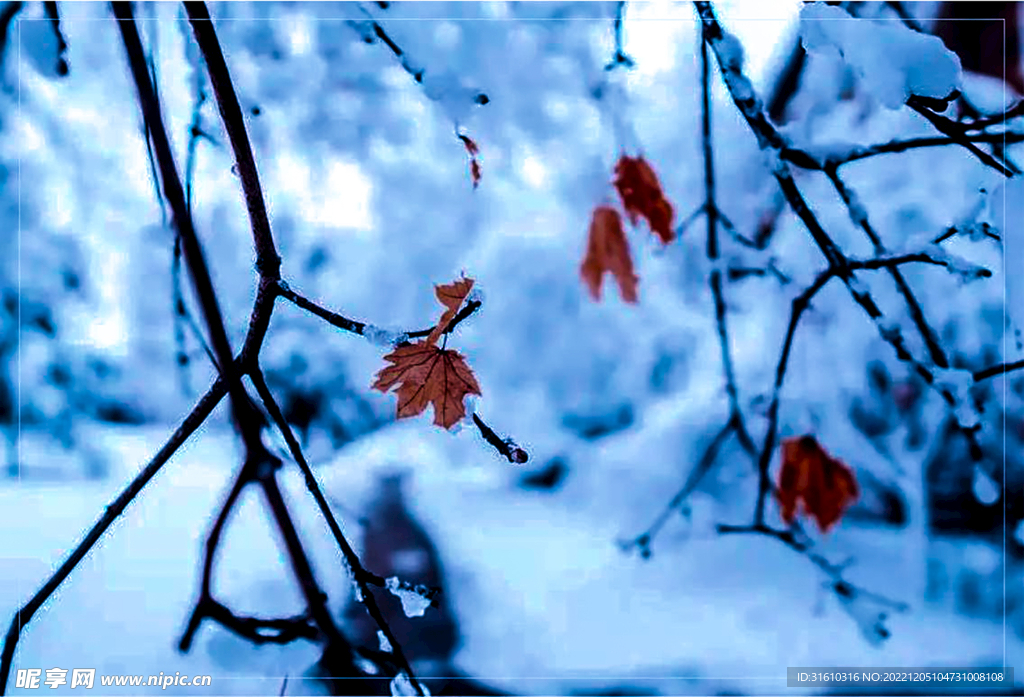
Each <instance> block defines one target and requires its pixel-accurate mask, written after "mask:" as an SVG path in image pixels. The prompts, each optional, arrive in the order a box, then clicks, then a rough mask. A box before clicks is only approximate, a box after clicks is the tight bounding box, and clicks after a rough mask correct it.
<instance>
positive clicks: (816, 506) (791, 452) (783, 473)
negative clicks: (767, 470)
mask: <svg viewBox="0 0 1024 697" xmlns="http://www.w3.org/2000/svg"><path fill="white" fill-rule="evenodd" d="M859 495H860V492H859V489H858V487H857V480H856V478H855V477H854V476H853V471H852V470H851V469H850V468H849V467H847V466H846V465H845V464H843V463H842V462H841V461H840V460H837V459H836V458H834V457H832V456H831V455H829V454H828V453H827V452H825V449H824V448H822V447H821V444H820V443H818V441H817V439H816V438H815V437H814V436H798V437H795V438H786V439H784V440H783V441H782V469H781V470H780V472H779V486H778V491H777V492H776V495H775V497H776V499H777V500H778V502H779V508H780V509H781V514H782V519H783V520H784V521H786V523H787V524H791V523H792V522H793V521H794V520H796V515H797V507H798V506H802V509H803V512H804V514H805V515H808V516H811V517H812V518H814V519H815V521H817V523H818V529H819V530H821V531H822V532H828V531H829V529H830V528H831V527H832V526H833V525H835V524H836V523H837V522H838V521H839V519H840V518H842V517H843V513H844V512H845V511H846V509H847V508H848V507H849V506H850V504H852V503H853V502H854V501H856V500H857V497H858V496H859Z"/></svg>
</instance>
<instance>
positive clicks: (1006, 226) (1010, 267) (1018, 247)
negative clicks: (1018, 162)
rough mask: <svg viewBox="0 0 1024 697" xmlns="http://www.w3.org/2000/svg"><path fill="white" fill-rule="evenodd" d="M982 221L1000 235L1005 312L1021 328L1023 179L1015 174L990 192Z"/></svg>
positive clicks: (1023, 325) (1023, 320)
mask: <svg viewBox="0 0 1024 697" xmlns="http://www.w3.org/2000/svg"><path fill="white" fill-rule="evenodd" d="M982 215H983V217H982V220H981V222H987V223H989V224H990V225H991V226H992V227H994V228H995V231H996V232H997V233H998V234H999V237H1000V239H1001V240H1002V244H1003V283H1005V284H1006V285H1005V288H1006V314H1007V315H1009V317H1010V319H1011V320H1012V322H1013V324H1014V329H1015V330H1016V331H1017V332H1018V333H1019V332H1021V331H1024V178H1021V177H1014V178H1013V179H1010V180H1008V181H1007V182H1005V183H1004V184H1002V185H1000V186H999V187H998V188H996V189H995V190H993V191H992V193H991V194H990V195H989V197H988V208H987V210H986V211H985V213H983V214H982Z"/></svg>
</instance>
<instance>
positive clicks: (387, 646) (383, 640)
mask: <svg viewBox="0 0 1024 697" xmlns="http://www.w3.org/2000/svg"><path fill="white" fill-rule="evenodd" d="M377 642H378V646H379V647H380V650H381V651H383V652H384V653H391V651H392V650H393V649H392V648H391V642H390V641H388V638H387V636H386V635H385V634H384V632H383V631H382V630H380V629H378V630H377Z"/></svg>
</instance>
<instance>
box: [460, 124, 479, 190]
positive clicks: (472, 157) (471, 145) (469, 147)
mask: <svg viewBox="0 0 1024 697" xmlns="http://www.w3.org/2000/svg"><path fill="white" fill-rule="evenodd" d="M458 136H459V140H461V141H462V144H463V145H464V146H465V147H466V152H467V153H469V175H470V177H472V179H473V188H474V189H475V188H477V187H478V186H480V161H479V160H478V159H477V155H479V154H480V146H479V145H477V144H476V141H475V140H473V139H472V138H470V137H469V136H467V135H463V134H461V133H459V134H458Z"/></svg>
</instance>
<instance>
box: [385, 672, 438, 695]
mask: <svg viewBox="0 0 1024 697" xmlns="http://www.w3.org/2000/svg"><path fill="white" fill-rule="evenodd" d="M420 688H421V689H422V690H423V692H422V694H423V696H424V697H430V690H428V689H427V686H426V685H424V684H422V683H420ZM420 694H421V693H419V692H417V691H416V688H415V687H413V684H412V681H410V680H409V676H408V675H406V674H405V673H399V674H398V675H396V676H395V677H394V679H393V680H392V681H391V697H418V696H419V695H420Z"/></svg>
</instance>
